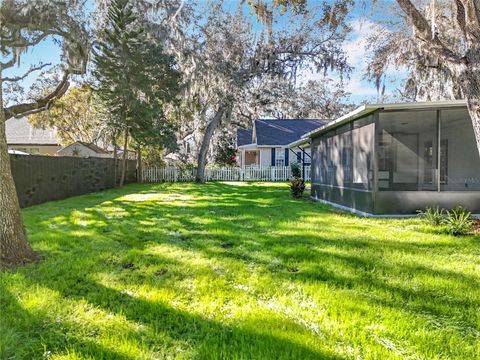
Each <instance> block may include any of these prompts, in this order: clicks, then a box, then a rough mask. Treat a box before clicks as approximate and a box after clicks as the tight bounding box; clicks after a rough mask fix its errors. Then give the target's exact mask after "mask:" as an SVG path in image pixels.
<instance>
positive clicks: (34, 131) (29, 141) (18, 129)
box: [5, 117, 61, 155]
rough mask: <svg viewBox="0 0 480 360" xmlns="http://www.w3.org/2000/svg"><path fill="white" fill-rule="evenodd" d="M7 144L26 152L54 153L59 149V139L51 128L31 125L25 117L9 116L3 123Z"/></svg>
mask: <svg viewBox="0 0 480 360" xmlns="http://www.w3.org/2000/svg"><path fill="white" fill-rule="evenodd" d="M5 131H6V137H7V146H8V149H10V150H18V151H21V152H25V153H28V154H39V155H55V153H56V152H57V151H58V150H60V148H61V145H60V140H59V138H58V137H57V132H56V130H55V129H53V128H46V129H38V128H35V127H33V126H32V125H31V124H30V123H29V122H28V119H27V118H26V117H23V118H20V119H16V118H10V119H8V120H7V121H6V123H5Z"/></svg>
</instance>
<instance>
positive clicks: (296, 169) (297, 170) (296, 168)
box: [290, 163, 302, 178]
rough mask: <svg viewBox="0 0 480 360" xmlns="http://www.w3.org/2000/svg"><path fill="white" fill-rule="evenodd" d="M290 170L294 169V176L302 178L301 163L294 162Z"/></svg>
mask: <svg viewBox="0 0 480 360" xmlns="http://www.w3.org/2000/svg"><path fill="white" fill-rule="evenodd" d="M290 170H291V171H292V177H294V178H300V177H302V171H301V169H300V165H298V164H297V163H293V164H291V165H290Z"/></svg>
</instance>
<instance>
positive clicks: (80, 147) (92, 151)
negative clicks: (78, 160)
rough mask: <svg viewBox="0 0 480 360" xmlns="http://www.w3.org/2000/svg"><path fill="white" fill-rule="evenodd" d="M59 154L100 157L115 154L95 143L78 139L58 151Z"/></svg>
mask: <svg viewBox="0 0 480 360" xmlns="http://www.w3.org/2000/svg"><path fill="white" fill-rule="evenodd" d="M57 155H58V156H77V157H100V158H110V157H113V155H112V154H111V153H110V152H108V151H106V150H103V149H102V148H100V147H98V146H97V145H95V144H91V143H86V142H83V141H76V142H74V143H72V144H70V145H67V146H65V147H63V148H61V149H60V150H58V151H57Z"/></svg>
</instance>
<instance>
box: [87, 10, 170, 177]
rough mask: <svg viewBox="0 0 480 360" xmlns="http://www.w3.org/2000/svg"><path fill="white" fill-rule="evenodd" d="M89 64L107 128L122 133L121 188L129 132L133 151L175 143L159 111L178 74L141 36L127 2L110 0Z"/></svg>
mask: <svg viewBox="0 0 480 360" xmlns="http://www.w3.org/2000/svg"><path fill="white" fill-rule="evenodd" d="M94 63H95V65H96V68H95V71H94V75H95V77H96V78H97V80H98V86H97V88H96V91H97V93H98V96H99V98H100V100H101V101H102V102H103V104H104V107H105V109H107V111H108V112H110V114H111V115H112V117H111V118H112V119H114V120H113V121H112V122H111V123H110V126H112V127H113V128H115V129H117V131H118V133H120V132H123V136H124V140H123V148H124V149H125V151H124V152H123V158H122V174H121V177H120V186H122V185H123V183H124V179H125V167H126V158H127V149H128V146H129V139H130V136H132V137H133V138H134V141H135V147H136V148H137V150H139V148H140V147H141V146H142V145H145V144H151V143H167V145H171V144H174V143H175V142H174V141H172V138H173V134H174V133H173V131H172V130H171V127H170V124H168V122H167V118H166V116H165V113H164V111H163V109H164V106H165V103H167V102H169V101H172V100H173V99H174V97H175V95H176V93H177V92H178V81H179V74H178V72H176V71H175V70H174V69H173V66H174V64H173V61H172V58H171V57H169V56H167V55H165V54H164V53H163V51H162V48H161V47H160V46H158V45H157V44H155V43H153V42H151V41H149V40H148V39H147V37H146V36H145V34H144V28H143V27H142V24H141V22H140V21H139V19H138V17H137V16H136V15H135V14H134V6H133V4H132V3H130V2H129V0H113V1H112V2H111V4H110V6H109V9H108V14H107V22H106V25H105V28H104V29H103V31H102V32H101V34H100V39H99V42H98V46H96V48H95V50H94ZM137 153H138V154H141V152H140V151H137Z"/></svg>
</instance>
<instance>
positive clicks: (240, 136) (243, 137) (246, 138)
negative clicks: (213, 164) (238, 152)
mask: <svg viewBox="0 0 480 360" xmlns="http://www.w3.org/2000/svg"><path fill="white" fill-rule="evenodd" d="M252 133H253V130H252V129H240V128H238V129H237V147H238V146H242V145H248V144H251V143H252V141H253V140H252Z"/></svg>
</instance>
